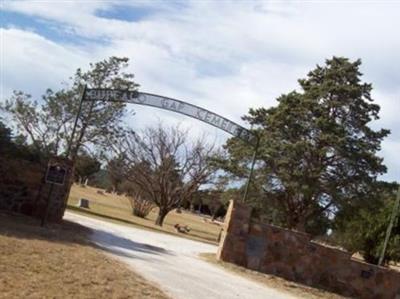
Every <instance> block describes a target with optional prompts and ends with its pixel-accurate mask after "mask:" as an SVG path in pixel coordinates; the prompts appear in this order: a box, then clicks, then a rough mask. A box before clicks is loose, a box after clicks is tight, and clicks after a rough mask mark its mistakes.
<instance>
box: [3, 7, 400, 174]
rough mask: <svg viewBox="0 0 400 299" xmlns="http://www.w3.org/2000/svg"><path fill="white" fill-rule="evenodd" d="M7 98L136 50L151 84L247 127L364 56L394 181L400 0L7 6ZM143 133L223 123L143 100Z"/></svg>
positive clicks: (398, 142) (201, 129) (135, 123)
mask: <svg viewBox="0 0 400 299" xmlns="http://www.w3.org/2000/svg"><path fill="white" fill-rule="evenodd" d="M0 22H1V23H0V27H1V29H0V30H1V61H0V62H1V98H0V101H4V99H6V98H7V97H8V96H9V95H10V94H11V92H12V90H14V89H20V90H24V91H26V92H28V93H31V94H32V95H34V96H35V97H37V98H39V96H40V95H41V94H42V93H43V92H44V91H45V89H46V88H48V87H51V88H54V89H57V88H60V87H61V82H63V81H67V80H68V78H69V77H70V76H71V75H72V74H73V73H74V71H75V69H76V68H78V67H82V68H87V66H88V64H89V62H96V61H98V60H102V59H105V58H107V57H109V56H111V55H117V56H124V57H129V58H130V60H131V64H130V71H132V72H133V73H134V74H135V78H136V81H137V83H139V84H140V85H141V87H140V90H141V91H145V92H151V93H157V94H161V95H165V96H169V97H175V98H178V99H181V100H184V101H188V102H190V103H193V104H197V105H199V106H201V107H204V108H207V109H209V110H212V111H214V112H216V113H219V114H222V115H224V116H226V117H228V118H230V119H232V120H234V121H237V122H239V123H241V124H243V122H241V120H240V117H241V116H243V115H244V114H246V113H247V111H248V109H249V107H262V106H263V107H270V106H273V105H276V102H275V99H276V97H277V96H279V95H280V94H282V93H287V92H289V91H291V90H293V89H296V88H298V84H297V79H298V78H302V77H304V76H305V75H306V74H307V72H308V71H309V70H311V69H312V68H314V67H315V66H316V64H323V63H324V60H325V59H326V58H330V57H332V56H333V55H336V56H346V57H349V58H350V59H352V60H354V59H357V58H361V59H362V61H363V65H362V72H363V74H364V76H363V79H364V80H365V81H366V82H370V83H372V84H373V86H374V91H373V97H374V99H375V101H376V103H377V104H379V105H380V106H381V113H380V115H381V119H380V120H379V121H377V122H375V123H374V124H373V127H374V128H381V127H384V128H388V129H390V130H391V132H392V134H391V135H390V136H389V137H388V138H387V139H386V140H385V141H384V143H383V147H382V151H381V152H380V155H381V156H382V157H384V159H385V164H386V165H387V166H388V174H386V175H385V176H384V177H383V178H384V179H387V180H397V181H400V170H399V169H400V159H399V158H398V155H399V153H400V133H399V127H400V84H399V83H400V34H399V28H400V1H391V2H389V1H386V2H385V1H368V2H367V1H364V2H363V1H353V2H345V1H320V2H318V1H312V2H311V1H309V2H305V1H301V2H300V1H287V2H277V1H254V2H253V1H232V2H231V1H182V2H181V1H160V2H159V1H128V0H127V1H95V0H86V1H85V0H80V1H66V0H64V1H62V0H57V1H56V0H53V1H50V0H48V1H43V0H42V1H39V0H37V1H7V0H3V1H1V19H0ZM132 108H133V109H134V110H135V112H136V115H135V116H131V118H130V123H131V125H132V127H134V128H143V127H144V126H146V125H148V124H149V123H154V122H155V121H158V120H162V121H165V122H167V123H177V122H181V123H182V124H183V125H184V126H187V127H190V128H191V130H192V131H191V132H193V134H194V135H196V134H207V135H208V136H210V138H212V139H215V140H216V141H217V142H219V143H223V141H224V140H225V139H226V138H227V137H229V136H228V135H227V134H226V133H220V132H218V130H217V129H216V128H213V127H210V126H207V125H205V124H202V123H200V122H199V121H196V120H192V119H188V118H185V117H184V116H181V115H177V114H174V113H172V112H163V111H159V110H156V109H154V108H149V107H132Z"/></svg>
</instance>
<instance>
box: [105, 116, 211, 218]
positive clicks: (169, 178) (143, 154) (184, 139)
mask: <svg viewBox="0 0 400 299" xmlns="http://www.w3.org/2000/svg"><path fill="white" fill-rule="evenodd" d="M111 146H112V147H113V148H114V150H115V151H116V152H117V154H118V155H120V156H123V157H124V158H125V163H123V164H124V167H123V169H121V172H123V173H124V175H125V178H126V179H127V180H128V181H131V182H133V183H134V184H135V185H137V186H138V187H139V188H140V190H141V191H142V192H143V196H145V197H148V198H150V199H151V200H152V201H153V202H154V204H155V205H156V206H157V207H158V208H159V212H158V217H157V219H156V225H159V226H162V225H163V222H164V219H165V216H166V215H167V214H168V213H169V212H170V211H171V210H173V209H175V208H177V207H178V206H179V205H180V204H181V202H182V201H183V200H187V199H189V198H190V196H191V195H192V194H193V193H194V192H195V191H197V190H198V189H199V187H200V186H201V185H202V184H205V183H207V182H209V181H210V180H211V178H212V177H213V174H214V173H215V170H214V168H213V167H212V165H211V164H210V161H209V157H211V156H212V155H214V154H216V152H215V151H214V146H212V145H209V144H208V143H206V142H205V140H204V138H203V139H199V140H196V141H194V142H189V138H188V133H187V131H182V130H180V129H179V126H176V127H169V128H165V126H163V125H162V124H159V125H158V126H157V127H155V128H147V129H145V130H144V131H143V133H142V134H141V135H140V136H139V135H138V134H136V133H135V132H129V133H128V134H127V135H126V136H125V138H123V139H120V140H119V141H118V140H114V141H113V142H112V144H111Z"/></svg>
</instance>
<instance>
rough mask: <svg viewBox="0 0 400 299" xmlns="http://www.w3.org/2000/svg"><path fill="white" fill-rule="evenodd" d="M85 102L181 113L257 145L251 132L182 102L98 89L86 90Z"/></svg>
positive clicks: (135, 92) (148, 95)
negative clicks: (144, 107) (148, 107)
mask: <svg viewBox="0 0 400 299" xmlns="http://www.w3.org/2000/svg"><path fill="white" fill-rule="evenodd" d="M83 100H84V101H107V102H124V103H131V104H139V105H145V106H151V107H156V108H161V109H165V110H169V111H173V112H177V113H181V114H184V115H187V116H190V117H193V118H195V119H198V120H201V121H203V122H205V123H207V124H210V125H212V126H214V127H217V128H219V129H221V130H224V131H225V132H228V133H229V134H231V135H233V136H235V137H238V138H240V139H242V140H243V141H245V142H248V143H250V144H252V145H254V146H256V145H257V137H256V136H255V135H254V134H253V133H252V132H251V131H249V130H247V129H245V128H243V127H242V126H240V125H238V124H237V123H235V122H233V121H230V120H229V119H227V118H225V117H222V116H220V115H218V114H216V113H214V112H211V111H209V110H206V109H203V108H201V107H198V106H195V105H192V104H189V103H186V102H183V101H180V100H176V99H172V98H168V97H164V96H159V95H155V94H151V93H145V92H137V91H127V90H118V89H97V88H96V89H89V88H88V89H86V90H85V92H84V95H83Z"/></svg>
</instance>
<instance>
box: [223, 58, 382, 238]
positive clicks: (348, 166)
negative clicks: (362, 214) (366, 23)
mask: <svg viewBox="0 0 400 299" xmlns="http://www.w3.org/2000/svg"><path fill="white" fill-rule="evenodd" d="M360 65H361V61H360V60H356V61H354V62H351V61H349V60H348V59H346V58H342V57H333V58H332V59H329V60H326V64H325V65H323V66H317V67H316V68H315V69H314V70H312V71H311V72H309V73H308V75H307V77H306V78H305V79H300V80H299V81H298V82H299V84H300V90H299V91H292V92H290V93H288V94H283V95H281V96H280V97H279V98H278V99H277V102H278V105H277V106H275V107H272V108H268V109H267V108H257V109H250V111H249V113H248V114H247V115H246V116H244V117H243V119H244V120H246V121H247V122H248V123H249V124H250V125H251V126H253V128H254V129H253V130H254V131H255V132H256V133H257V134H258V135H259V136H260V138H261V145H260V149H259V155H258V163H257V169H256V178H255V182H257V185H258V187H259V190H257V186H255V185H253V186H252V188H253V190H254V189H255V190H256V193H255V194H257V195H260V194H262V198H259V199H258V200H257V199H253V200H255V201H256V203H257V202H258V205H259V206H260V203H259V202H260V201H262V202H263V203H262V204H261V206H263V207H264V210H263V211H261V212H260V213H261V214H264V216H265V217H267V218H268V219H269V220H270V221H272V222H274V223H276V224H279V225H283V226H285V227H288V228H292V229H297V230H300V231H308V232H310V233H313V234H321V233H324V232H326V229H327V228H328V224H329V222H330V219H331V218H332V217H328V215H329V214H331V215H332V214H333V213H335V212H336V211H338V210H341V209H343V208H345V207H348V206H351V205H352V203H353V202H355V201H357V200H358V199H360V198H362V197H363V196H366V194H368V193H369V192H370V190H371V188H374V185H375V183H376V180H377V176H378V175H379V174H382V173H384V172H385V171H386V167H385V166H384V165H383V163H382V161H383V160H382V158H380V157H378V156H377V152H378V151H379V150H380V147H381V142H382V140H383V138H384V137H385V136H387V135H388V134H389V131H388V130H386V129H381V130H373V129H371V128H370V126H369V124H370V123H371V121H373V120H376V119H378V118H379V117H378V113H379V109H380V108H379V106H378V105H377V104H375V103H373V100H372V98H371V90H372V86H371V84H368V83H364V82H362V81H361V73H360ZM225 148H226V150H227V152H228V154H229V155H228V156H229V158H228V159H226V160H224V161H222V163H221V165H222V167H223V168H224V169H225V170H227V171H228V172H230V173H231V174H232V175H233V176H236V177H246V176H247V173H248V165H249V161H250V158H251V154H252V150H253V149H252V148H250V147H249V146H247V145H246V144H244V143H243V142H241V141H240V140H238V139H237V138H231V139H229V140H228V141H227V143H226V145H225ZM322 226H325V227H324V229H323V230H322V231H321V227H322Z"/></svg>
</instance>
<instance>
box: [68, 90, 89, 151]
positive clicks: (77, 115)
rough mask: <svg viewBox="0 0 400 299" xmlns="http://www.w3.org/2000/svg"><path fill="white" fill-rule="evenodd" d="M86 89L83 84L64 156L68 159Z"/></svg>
mask: <svg viewBox="0 0 400 299" xmlns="http://www.w3.org/2000/svg"><path fill="white" fill-rule="evenodd" d="M86 88H87V86H86V84H85V85H84V86H83V92H82V96H81V100H80V102H79V108H78V113H77V114H76V118H75V123H74V127H73V129H72V133H71V138H70V140H69V144H68V148H67V152H66V154H65V156H66V157H67V158H69V154H70V153H71V148H72V143H73V142H74V137H75V131H76V127H77V125H78V120H79V117H80V116H81V111H82V104H83V101H84V99H85V94H86Z"/></svg>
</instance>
